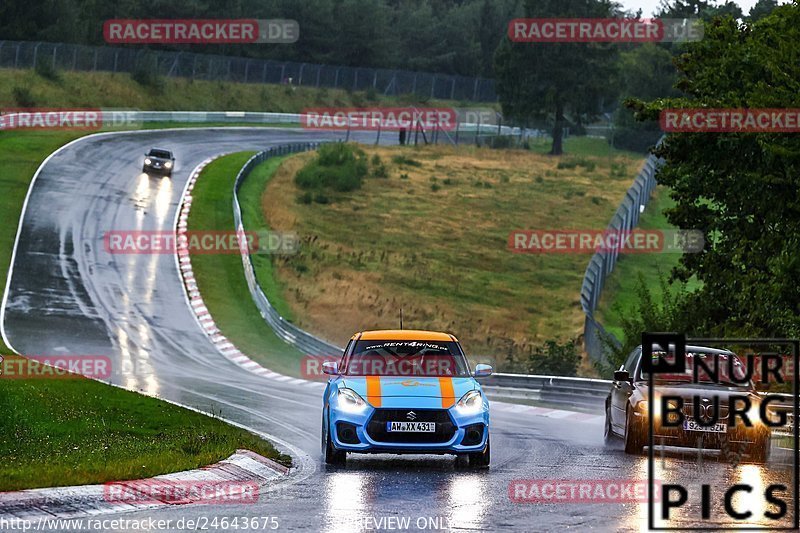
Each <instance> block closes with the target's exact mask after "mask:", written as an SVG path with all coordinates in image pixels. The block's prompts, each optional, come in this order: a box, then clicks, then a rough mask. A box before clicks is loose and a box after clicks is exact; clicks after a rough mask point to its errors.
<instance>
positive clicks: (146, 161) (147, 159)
mask: <svg viewBox="0 0 800 533" xmlns="http://www.w3.org/2000/svg"><path fill="white" fill-rule="evenodd" d="M150 163H152V161H150V158H149V157H147V158H145V160H144V164H145V165H149V164H150Z"/></svg>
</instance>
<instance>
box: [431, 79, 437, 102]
mask: <svg viewBox="0 0 800 533" xmlns="http://www.w3.org/2000/svg"><path fill="white" fill-rule="evenodd" d="M435 89H436V74H434V75H433V79H432V80H431V98H433V92H434V90H435Z"/></svg>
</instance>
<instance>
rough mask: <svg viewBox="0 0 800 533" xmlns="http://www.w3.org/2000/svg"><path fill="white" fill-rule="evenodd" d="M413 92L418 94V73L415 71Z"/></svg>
mask: <svg viewBox="0 0 800 533" xmlns="http://www.w3.org/2000/svg"><path fill="white" fill-rule="evenodd" d="M411 94H417V73H416V72H415V73H414V83H413V84H412V85H411Z"/></svg>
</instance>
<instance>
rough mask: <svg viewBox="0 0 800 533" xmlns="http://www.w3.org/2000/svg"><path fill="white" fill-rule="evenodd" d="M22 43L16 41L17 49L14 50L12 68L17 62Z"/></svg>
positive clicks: (15, 66)
mask: <svg viewBox="0 0 800 533" xmlns="http://www.w3.org/2000/svg"><path fill="white" fill-rule="evenodd" d="M21 44H22V43H17V50H16V52H14V68H17V65H18V64H19V47H20V45H21Z"/></svg>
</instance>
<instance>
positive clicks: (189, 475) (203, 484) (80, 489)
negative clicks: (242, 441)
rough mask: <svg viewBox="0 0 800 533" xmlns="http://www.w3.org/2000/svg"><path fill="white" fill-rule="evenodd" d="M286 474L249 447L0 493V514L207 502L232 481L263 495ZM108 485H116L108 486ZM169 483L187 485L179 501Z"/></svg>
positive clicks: (46, 514) (86, 512)
mask: <svg viewBox="0 0 800 533" xmlns="http://www.w3.org/2000/svg"><path fill="white" fill-rule="evenodd" d="M288 473H289V469H288V468H287V467H285V466H283V465H281V464H279V463H276V462H275V461H273V460H271V459H268V458H266V457H262V456H261V455H259V454H257V453H254V452H251V451H249V450H236V453H234V454H233V455H231V456H230V457H228V458H227V459H224V460H222V461H220V462H218V463H215V464H213V465H209V466H205V467H203V468H198V469H196V470H186V471H184V472H175V473H173V474H165V475H162V476H155V477H152V478H148V479H139V480H131V481H115V482H111V483H106V484H102V485H81V486H74V487H52V488H44V489H28V490H20V491H14V492H0V518H3V519H5V520H11V519H19V520H38V519H39V518H44V519H51V518H72V517H77V516H81V517H84V516H93V515H98V514H102V513H113V512H125V511H140V510H143V509H153V508H159V507H166V506H170V505H186V504H191V503H201V502H205V501H208V502H209V503H213V502H211V501H210V500H202V498H203V494H205V495H206V496H205V497H206V498H208V494H209V493H210V492H211V491H224V490H226V489H228V488H229V487H232V486H236V487H238V486H242V487H245V486H248V487H252V486H253V485H255V486H256V487H258V489H259V490H258V491H257V492H256V493H255V495H254V496H257V498H261V496H262V495H265V494H266V493H267V492H268V491H264V490H261V487H264V486H265V485H267V484H269V483H271V482H274V481H276V480H278V479H280V478H283V477H284V476H286V475H288ZM110 485H111V486H113V488H114V489H117V490H116V491H114V490H110V489H111V486H110ZM170 487H176V488H178V487H179V488H180V489H183V490H182V491H181V492H182V494H181V496H182V497H181V499H180V500H176V499H175V498H174V496H171V495H170V494H169V488H170ZM121 490H124V494H125V496H124V497H120V496H118V495H116V494H117V493H118V492H119V491H121ZM140 502H145V503H140Z"/></svg>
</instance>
